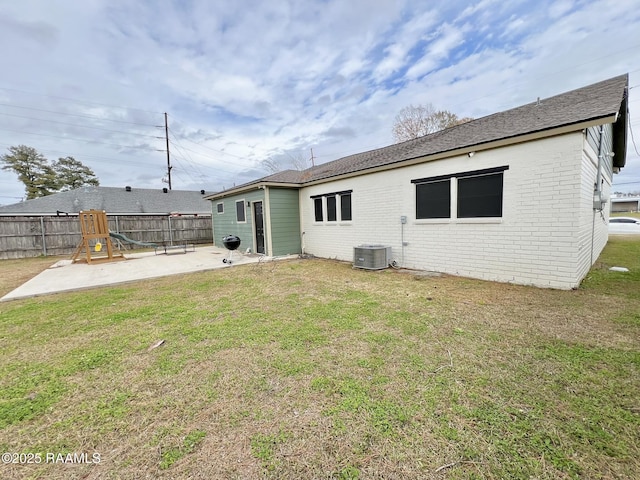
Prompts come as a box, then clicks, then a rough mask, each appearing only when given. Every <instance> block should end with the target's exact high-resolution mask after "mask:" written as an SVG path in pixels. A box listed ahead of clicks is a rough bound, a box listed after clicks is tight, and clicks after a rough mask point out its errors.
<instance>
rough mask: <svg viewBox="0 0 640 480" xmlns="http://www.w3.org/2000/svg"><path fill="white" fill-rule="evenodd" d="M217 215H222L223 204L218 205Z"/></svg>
mask: <svg viewBox="0 0 640 480" xmlns="http://www.w3.org/2000/svg"><path fill="white" fill-rule="evenodd" d="M218 213H224V203H219V204H218Z"/></svg>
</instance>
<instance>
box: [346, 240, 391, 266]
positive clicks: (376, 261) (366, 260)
mask: <svg viewBox="0 0 640 480" xmlns="http://www.w3.org/2000/svg"><path fill="white" fill-rule="evenodd" d="M390 263H391V247H387V246H384V245H360V246H358V247H353V266H354V267H356V268H366V269H367V270H381V269H383V268H387V267H388V266H389V264H390Z"/></svg>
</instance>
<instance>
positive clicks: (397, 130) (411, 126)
mask: <svg viewBox="0 0 640 480" xmlns="http://www.w3.org/2000/svg"><path fill="white" fill-rule="evenodd" d="M471 120H473V118H470V117H464V118H460V117H458V116H457V115H456V114H455V113H451V112H449V111H448V110H436V109H435V108H434V106H433V105H432V104H431V103H427V104H426V105H417V106H416V105H409V106H408V107H404V108H403V109H402V110H400V113H398V115H396V118H395V122H394V124H393V138H394V139H395V141H396V143H399V142H404V141H406V140H411V139H414V138H418V137H422V136H424V135H428V134H430V133H434V132H437V131H440V130H444V129H445V128H449V127H453V126H456V125H460V124H461V123H465V122H469V121H471Z"/></svg>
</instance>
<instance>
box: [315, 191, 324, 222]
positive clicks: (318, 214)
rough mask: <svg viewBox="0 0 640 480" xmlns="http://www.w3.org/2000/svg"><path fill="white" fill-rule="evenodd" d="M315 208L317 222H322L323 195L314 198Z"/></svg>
mask: <svg viewBox="0 0 640 480" xmlns="http://www.w3.org/2000/svg"><path fill="white" fill-rule="evenodd" d="M313 208H314V210H315V213H316V222H321V221H322V220H323V216H322V197H319V198H314V199H313Z"/></svg>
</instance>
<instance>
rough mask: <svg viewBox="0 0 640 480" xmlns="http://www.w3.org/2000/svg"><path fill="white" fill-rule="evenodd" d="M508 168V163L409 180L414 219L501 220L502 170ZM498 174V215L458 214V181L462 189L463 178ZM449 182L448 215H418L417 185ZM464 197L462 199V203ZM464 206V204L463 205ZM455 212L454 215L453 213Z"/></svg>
mask: <svg viewBox="0 0 640 480" xmlns="http://www.w3.org/2000/svg"><path fill="white" fill-rule="evenodd" d="M506 170H509V166H508V165H502V166H499V167H493V168H485V169H481V170H471V171H467V172H458V173H452V174H448V175H438V176H434V177H426V178H418V179H414V180H411V183H413V184H415V185H416V194H415V197H414V198H415V205H414V207H415V208H414V214H415V220H416V221H417V222H419V223H438V222H450V221H454V222H460V223H477V222H489V223H492V222H495V221H502V217H503V215H504V172H505V171H506ZM493 175H495V176H499V178H500V192H499V198H500V206H499V207H500V211H499V215H498V216H496V215H491V216H489V215H484V216H483V215H480V216H478V215H474V216H460V203H461V202H460V199H461V197H460V195H461V192H460V182H461V181H462V184H463V190H464V189H465V188H466V187H465V186H464V184H465V180H467V179H472V178H478V177H489V176H493ZM445 181H448V182H449V216H448V217H418V187H419V185H424V184H427V183H436V182H445ZM465 200H466V199H463V202H462V203H463V204H464V203H465ZM463 208H464V206H463ZM454 212H455V215H454Z"/></svg>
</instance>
